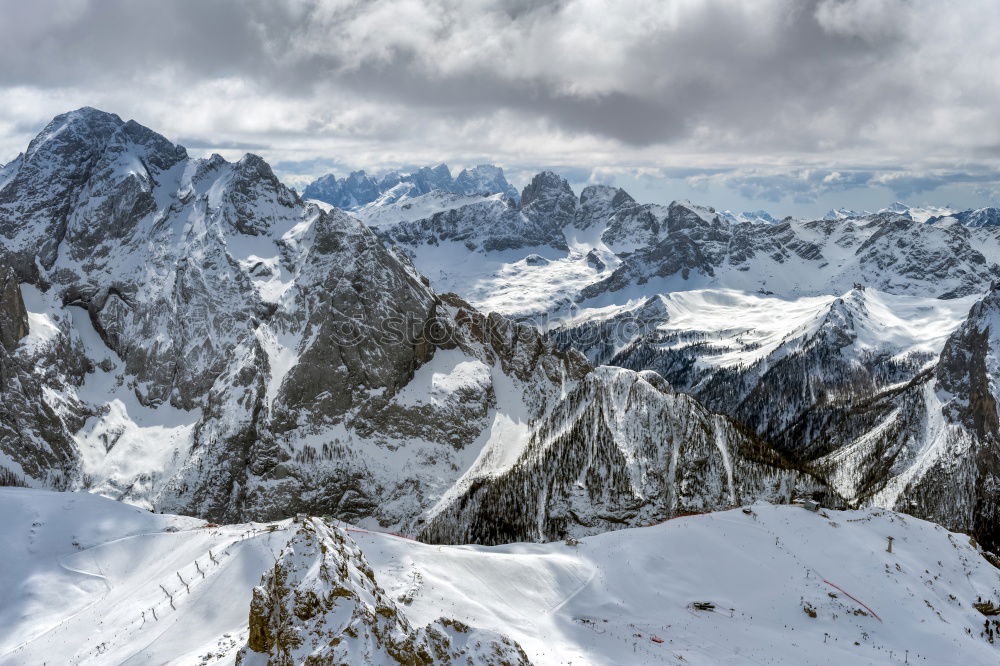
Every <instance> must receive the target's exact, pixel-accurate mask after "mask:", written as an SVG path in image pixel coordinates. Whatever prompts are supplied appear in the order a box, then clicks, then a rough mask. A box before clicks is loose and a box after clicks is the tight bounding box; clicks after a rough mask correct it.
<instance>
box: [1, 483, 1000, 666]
mask: <svg viewBox="0 0 1000 666" xmlns="http://www.w3.org/2000/svg"><path fill="white" fill-rule="evenodd" d="M748 511H749V513H744V512H742V511H740V510H733V511H727V512H720V513H710V514H705V515H698V516H688V517H682V518H677V519H675V520H671V521H668V522H666V523H663V524H661V525H656V526H652V527H644V528H639V529H629V530H620V531H616V532H613V533H608V534H603V535H599V536H594V537H587V538H584V539H580V540H578V541H571V542H568V543H567V542H562V541H557V542H552V543H548V544H510V545H504V546H497V547H483V546H437V545H427V544H421V543H417V542H415V541H411V540H408V539H403V538H399V537H396V536H392V535H389V534H384V533H379V532H376V531H372V530H366V529H361V528H358V527H354V526H350V525H346V524H343V523H334V522H328V521H321V520H319V519H315V518H313V519H307V520H305V521H303V522H301V523H294V522H292V521H291V520H286V521H281V522H276V523H267V524H261V523H250V524H239V525H227V526H212V525H207V524H206V523H205V522H204V521H201V520H197V519H193V518H187V517H181V516H172V515H167V514H153V513H149V512H146V511H144V510H141V509H138V508H135V507H130V506H127V505H124V504H122V503H119V502H112V501H109V500H106V499H103V498H100V497H95V496H93V495H90V494H85V493H55V492H47V491H38V490H29V489H22V488H0V543H2V544H3V546H2V553H3V561H4V566H3V567H0V586H2V589H3V590H4V603H3V604H2V605H0V663H4V664H41V663H58V664H74V663H75V664H86V665H90V664H94V665H96V664H132V663H136V664H138V663H172V664H173V663H177V664H201V665H202V666H223V665H232V664H243V665H244V666H250V665H253V664H268V663H271V664H274V663H324V661H325V662H332V663H350V664H355V665H358V666H375V665H382V664H388V663H400V662H401V663H435V664H437V663H461V664H467V663H475V664H482V663H506V664H529V663H530V664H535V665H536V666H546V665H550V664H551V665H553V666H555V665H556V664H566V663H567V662H568V661H572V662H573V663H587V664H594V665H595V666H611V665H613V664H622V663H653V664H660V663H690V664H706V665H707V664H720V663H758V662H760V663H774V664H804V663H808V664H816V665H818V666H819V665H823V666H825V665H829V666H839V665H840V664H845V663H866V664H878V665H882V664H885V665H886V666H888V665H891V664H900V663H905V662H906V661H909V663H911V664H912V663H928V664H947V663H962V664H970V665H976V666H978V665H979V664H983V665H986V664H994V663H996V661H997V659H998V647H997V642H996V632H997V631H998V630H1000V625H998V623H997V618H996V616H989V615H984V614H985V613H990V612H992V611H991V610H990V609H991V608H996V607H997V606H1000V584H998V576H997V570H996V568H995V565H993V564H991V563H990V562H989V561H988V560H987V559H986V557H987V556H988V554H987V553H985V552H984V551H983V550H982V549H981V548H979V547H978V546H976V545H975V544H973V543H971V542H970V540H969V538H968V537H967V536H965V535H963V534H956V533H952V532H948V531H947V530H944V529H942V528H941V527H939V526H937V525H934V524H931V523H927V522H924V521H922V520H918V519H915V518H911V517H909V516H905V515H902V514H898V513H893V512H891V511H884V510H871V509H869V510H863V511H833V510H828V511H823V512H821V513H812V512H809V511H805V510H803V509H802V508H799V507H794V506H771V505H767V504H755V505H752V507H748ZM887 537H893V539H894V542H893V546H892V552H887ZM310 657H311V659H312V661H306V659H307V658H310ZM401 658H402V659H401ZM469 660H471V662H470V661H469Z"/></svg>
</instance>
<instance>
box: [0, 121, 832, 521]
mask: <svg viewBox="0 0 1000 666" xmlns="http://www.w3.org/2000/svg"><path fill="white" fill-rule="evenodd" d="M480 175H481V176H483V177H485V176H488V175H490V174H488V173H485V172H484V173H481V174H480ZM468 178H472V177H471V176H469V177H468ZM460 179H461V176H460ZM473 180H475V179H473ZM479 180H482V179H481V178H480V179H479ZM551 180H552V179H551V178H548V177H543V178H540V179H536V182H534V183H533V184H532V185H531V186H529V188H527V189H526V190H525V191H524V192H523V193H522V196H521V197H520V200H521V203H520V204H518V205H519V206H521V208H522V209H523V210H526V211H528V213H530V214H528V213H526V214H525V215H526V217H527V219H528V220H529V223H530V224H535V222H532V220H535V221H537V220H539V219H541V218H543V217H546V216H563V215H566V214H570V213H572V210H571V209H572V208H573V206H575V203H573V202H572V201H570V199H569V198H567V197H566V196H563V195H565V192H562V193H561V194H560V192H559V191H555V192H554V191H553V189H552V187H551V185H552V183H551V182H549V181H551ZM557 189H558V188H557ZM569 194H570V196H571V197H572V192H570V193H569ZM619 203H623V202H622V201H620V202H619ZM520 219H521V218H520V217H519V218H518V220H520ZM539 228H540V229H541V227H539ZM542 230H543V231H545V230H544V229H542ZM515 231H516V229H515ZM511 233H513V232H511ZM545 233H548V232H547V231H545ZM509 236H510V234H507V237H509ZM498 237H502V235H501V236H498ZM0 238H2V240H3V244H2V246H0V266H2V268H0V275H2V276H4V277H3V283H2V284H3V291H2V292H0V295H2V298H0V339H2V340H3V345H2V346H0V380H2V386H0V390H2V392H3V400H2V406H0V413H2V415H3V419H2V425H0V479H2V481H3V482H4V483H11V484H23V485H29V486H38V487H54V488H60V489H87V490H90V491H93V492H98V493H101V494H104V495H107V496H110V497H114V498H117V499H120V500H124V501H128V502H133V503H137V504H140V505H143V506H146V507H149V508H151V509H154V510H158V511H172V512H178V513H186V514H192V515H198V516H202V517H205V518H208V519H212V520H215V521H236V520H244V519H251V518H252V519H272V518H279V517H284V516H288V515H290V514H293V513H296V512H300V511H306V512H310V513H314V514H330V515H333V516H336V517H339V518H343V519H345V520H351V521H360V520H363V519H374V520H376V521H378V522H379V523H381V524H382V525H384V526H386V527H393V528H395V529H399V530H404V531H407V532H410V533H414V534H415V533H418V532H420V531H421V530H422V529H424V527H427V528H428V529H427V531H426V535H428V538H431V537H430V535H432V534H436V536H434V538H441V539H449V538H456V539H457V538H470V539H477V540H478V539H482V540H493V537H491V536H490V535H489V534H485V533H484V534H482V535H480V534H479V533H478V532H476V530H475V529H473V528H471V527H468V526H464V527H463V526H460V525H456V524H455V520H457V518H455V517H454V516H457V515H458V514H459V513H460V512H461V511H460V509H457V508H454V507H455V506H457V505H456V504H455V503H456V502H457V503H462V502H463V501H465V502H466V503H467V504H468V501H467V500H465V493H466V492H467V489H468V488H470V487H472V486H473V485H475V484H479V485H480V486H482V485H483V484H488V480H489V479H493V478H496V479H504V478H507V477H508V476H509V475H516V474H526V476H525V478H526V479H527V478H534V477H536V476H539V475H541V476H542V477H545V478H546V479H548V478H549V475H552V476H551V479H552V484H555V485H552V486H551V489H552V491H553V492H552V494H551V496H550V495H549V491H548V488H549V486H550V485H551V484H549V482H548V481H546V482H545V483H540V484H538V485H533V484H529V483H527V482H525V483H524V484H523V493H522V494H521V495H520V500H519V501H517V500H516V499H515V496H514V495H511V494H510V492H509V491H504V492H506V493H507V495H506V496H507V497H508V498H509V507H510V510H511V512H517V511H519V512H523V513H524V514H525V515H523V516H521V515H513V514H511V515H508V516H507V517H506V519H505V520H508V521H510V522H511V524H514V525H529V524H531V525H533V526H534V527H532V529H531V530H530V531H526V532H525V531H517V530H511V531H510V533H511V534H515V532H516V533H517V534H518V537H517V538H553V537H558V536H563V535H566V534H581V533H593V532H597V531H601V530H604V529H609V528H613V527H618V526H625V525H631V524H643V522H644V521H647V520H651V519H659V518H661V517H668V516H669V515H671V513H672V512H677V511H683V510H686V509H690V508H693V507H698V508H702V509H709V508H715V507H718V506H729V505H731V504H732V503H734V502H740V501H749V500H752V499H756V498H758V497H767V498H777V499H787V497H788V495H789V493H790V492H791V489H792V487H793V486H794V485H795V483H798V481H799V480H802V479H805V481H803V483H805V484H806V485H809V484H812V483H813V482H812V481H811V480H809V479H806V477H803V476H802V474H801V473H800V472H798V471H790V470H789V469H787V468H788V466H789V465H788V463H786V462H785V459H784V458H782V457H781V456H779V455H778V454H776V453H775V452H773V451H772V450H770V449H769V448H768V447H767V446H766V445H764V444H762V443H761V442H760V441H758V440H754V439H753V438H751V437H749V436H747V435H744V434H740V433H739V429H738V428H737V427H736V426H734V425H733V424H732V422H731V421H730V420H728V419H727V418H725V417H720V416H717V415H713V414H709V413H708V412H706V411H705V410H704V409H703V408H702V407H701V406H700V405H699V404H698V403H697V401H696V400H693V399H691V398H687V397H684V396H679V395H676V394H674V393H673V392H671V391H669V389H666V387H663V386H660V382H659V380H658V379H653V378H652V376H643V377H640V376H638V375H637V374H636V373H632V372H628V371H623V372H624V374H622V373H618V372H607V371H600V372H596V371H594V370H593V368H592V367H591V365H590V364H588V363H587V362H586V360H585V359H584V358H583V357H582V356H580V355H579V354H578V353H576V352H563V351H558V350H556V349H555V348H554V347H553V345H552V344H551V343H549V342H548V341H546V339H545V338H543V337H542V336H541V335H540V334H539V333H538V331H537V330H536V329H535V328H533V327H530V326H527V325H523V324H516V323H514V322H512V321H510V320H508V319H506V318H504V317H502V316H500V315H495V314H491V315H488V316H487V315H484V314H481V313H480V312H479V311H478V310H477V309H476V308H474V307H472V306H471V305H469V304H468V303H466V302H464V301H462V300H461V299H459V298H457V297H453V296H441V295H439V294H437V293H435V291H434V290H432V289H431V288H430V286H429V284H428V281H427V280H425V279H424V278H423V277H422V276H421V275H420V274H419V273H418V272H417V271H416V269H415V268H414V267H413V265H412V264H411V263H409V261H408V259H407V258H406V256H404V254H403V253H401V252H398V251H396V250H394V249H390V248H387V247H386V246H385V245H384V244H383V242H382V241H381V240H380V239H379V238H378V237H377V236H376V235H375V234H374V233H372V231H371V230H370V229H369V228H368V227H367V226H365V224H363V223H362V222H360V221H359V220H358V219H356V218H355V217H352V216H350V215H348V214H346V213H344V212H343V211H341V210H338V209H335V208H334V209H331V210H323V209H322V208H320V207H318V206H316V205H312V204H308V203H306V202H304V201H303V200H302V199H301V198H300V197H299V196H298V195H297V194H296V193H295V192H294V191H292V190H290V189H288V188H286V187H285V186H284V185H283V184H282V183H281V182H280V181H279V180H278V179H277V178H276V177H275V175H274V174H273V172H272V171H271V169H270V167H269V166H268V165H267V164H266V163H265V162H264V161H263V160H262V159H261V158H259V157H257V156H254V155H247V156H245V157H244V158H243V159H241V160H239V161H238V162H227V161H226V160H224V159H222V158H221V157H219V156H217V155H214V156H211V157H209V158H204V159H195V158H192V157H190V156H189V155H188V154H187V152H186V151H185V150H184V148H183V147H180V146H176V145H174V144H172V143H171V142H169V141H168V140H166V139H165V138H163V137H162V136H160V135H158V134H156V133H154V132H153V131H151V130H149V129H147V128H145V127H142V126H141V125H139V124H138V123H135V122H134V121H128V122H126V121H123V120H121V119H120V118H118V117H117V116H115V115H113V114H109V113H104V112H101V111H97V110H94V109H89V108H84V109H80V110H78V111H74V112H71V113H68V114H64V115H61V116H58V117H57V118H55V119H54V120H53V121H52V122H51V123H49V125H47V126H46V127H45V129H44V130H43V131H42V132H41V133H40V134H39V135H38V136H37V137H36V138H35V139H34V140H33V141H32V142H31V144H30V145H29V146H28V148H27V150H26V152H25V153H24V154H23V155H21V156H19V157H18V158H16V159H15V160H14V161H13V162H11V163H10V164H8V165H6V166H4V167H3V168H2V170H0ZM626 394H627V396H628V398H627V399H624V398H623V396H625V395H626ZM575 414H579V416H578V417H576V416H574V415H575ZM602 420H603V422H604V423H605V425H600V424H601V422H602ZM562 423H565V424H566V425H567V426H568V427H570V428H571V431H572V433H573V434H572V435H571V436H567V437H563V436H560V435H559V434H558V430H559V428H560V427H561V426H560V424H562ZM609 424H613V425H609ZM666 433H669V434H670V436H669V438H668V439H667V440H665V441H661V440H660V439H659V438H660V437H661V436H664V435H665V434H666ZM616 450H617V451H626V450H627V451H628V452H629V453H628V455H627V456H625V455H622V454H621V453H615V451H616ZM588 452H595V453H596V452H600V454H599V455H597V456H595V457H593V458H591V457H590V456H589V454H588ZM553 464H555V465H556V467H558V468H559V469H555V470H554V469H552V466H553ZM533 466H534V467H536V468H537V472H531V471H530V469H531V468H532V467H533ZM591 466H593V469H591ZM563 467H564V468H563ZM588 478H590V479H592V480H593V481H594V483H592V484H591V486H592V487H591V488H590V489H589V490H587V491H586V492H584V493H582V494H581V493H577V492H576V491H575V490H573V489H572V484H571V483H570V481H569V480H570V479H577V480H578V482H579V481H580V480H583V481H586V479H588ZM597 479H609V480H615V481H613V485H611V486H609V488H608V489H606V490H601V489H599V488H598V487H597V483H596V480H597ZM625 479H631V480H632V481H631V486H630V487H628V486H629V484H627V483H626V482H625ZM807 482H808V483H807ZM702 486H704V488H702ZM539 489H545V490H544V501H543V500H540V499H539ZM629 504H631V505H634V509H629V508H627V506H626V505H629ZM643 507H649V508H645V509H644V508H643ZM539 512H541V513H543V514H545V515H548V514H551V515H552V516H553V518H552V520H551V521H546V520H543V521H541V522H539V521H537V516H538V514H539ZM572 513H575V514H576V515H577V516H580V519H579V520H576V519H573V518H572ZM605 513H607V516H608V518H607V519H605V518H603V517H602V516H604V515H605ZM432 516H433V517H434V518H433V521H434V522H433V523H427V520H428V519H430V518H431V517H432ZM443 516H452V518H451V522H450V523H449V525H450V527H449V528H448V530H444V528H443V527H442V528H440V530H442V531H438V532H433V530H432V529H431V527H430V526H431V525H433V529H439V528H438V526H439V525H443V524H444V523H443V522H441V521H443V520H444V518H443ZM468 519H469V520H477V519H478V518H477V517H476V516H475V515H473V514H472V513H469V514H468ZM518 529H520V528H518ZM522 534H523V535H527V536H526V537H522V536H521V535H522ZM449 535H451V536H449ZM458 535H468V536H467V537H459V536H458Z"/></svg>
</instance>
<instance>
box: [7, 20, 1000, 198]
mask: <svg viewBox="0 0 1000 666" xmlns="http://www.w3.org/2000/svg"><path fill="white" fill-rule="evenodd" d="M0 10H2V16H3V20H2V21H0V100H2V104H0V163H2V162H6V161H8V160H9V159H12V158H13V157H15V156H16V155H17V153H18V152H20V151H21V150H23V149H24V147H25V146H26V145H27V142H28V141H29V140H30V138H31V136H33V134H34V133H35V132H37V131H38V130H39V129H40V128H41V127H42V126H43V125H44V124H45V122H46V121H47V120H48V119H50V118H51V117H52V116H53V115H55V114H57V113H60V112H62V111H66V110H69V109H72V108H76V107H79V106H83V105H90V106H96V107H98V108H102V109H105V110H108V111H113V112H115V113H117V114H119V115H121V116H122V117H124V118H134V119H136V120H137V121H139V122H141V123H142V124H144V125H147V126H149V127H151V128H153V129H155V130H157V131H159V132H160V133H162V134H164V135H166V136H167V137H168V138H170V139H172V140H174V141H177V142H179V143H182V144H184V145H185V146H187V147H188V149H189V151H191V152H192V153H210V152H220V153H222V154H223V155H224V156H226V157H238V156H239V155H241V154H242V153H243V152H247V151H250V152H256V153H259V154H261V155H263V156H264V157H265V158H266V159H268V160H269V161H270V162H271V163H272V165H274V166H275V168H276V171H278V172H279V174H280V175H281V176H282V177H283V178H285V179H286V181H287V182H289V183H290V184H293V185H298V186H300V187H301V185H302V184H303V183H304V182H307V181H308V180H309V179H310V178H311V177H313V176H315V175H319V174H322V173H326V172H329V171H333V172H334V173H337V174H339V175H342V174H344V173H346V172H347V171H348V170H350V169H352V168H365V169H369V170H374V171H379V170H385V169H388V168H392V167H408V166H412V165H422V164H431V163H437V162H441V161H446V162H447V163H449V164H450V165H452V166H453V167H458V166H461V165H467V164H474V163H479V162H484V161H486V162H493V163H497V164H500V165H501V166H503V167H504V168H505V170H506V171H507V172H508V175H509V176H510V179H511V180H512V181H513V182H514V183H515V184H516V185H518V186H520V185H523V184H524V183H525V182H526V180H527V179H528V178H529V177H530V174H531V173H533V172H534V171H537V170H540V169H542V168H552V169H554V170H556V171H559V172H561V173H563V174H564V175H565V176H567V177H568V178H569V179H570V180H571V182H573V183H574V184H577V185H582V184H584V183H587V182H607V183H616V184H619V185H622V186H625V187H626V188H627V189H629V190H630V191H632V192H633V194H636V195H638V197H639V198H641V199H643V200H647V201H668V200H671V199H675V198H690V199H692V200H695V201H699V202H702V203H706V204H710V205H714V206H716V207H719V208H731V209H736V210H745V209H756V208H765V209H768V210H771V211H772V212H773V213H775V214H778V215H784V214H795V215H808V214H818V213H822V212H824V211H825V210H827V209H829V208H830V207H832V206H833V205H835V204H836V205H844V206H852V207H856V208H878V207H881V206H884V205H887V204H889V203H891V202H892V201H893V200H895V199H902V200H904V201H908V202H910V203H914V204H920V203H934V204H951V205H953V206H963V207H964V206H980V205H984V204H987V203H1000V170H998V167H1000V76H998V75H1000V39H997V37H996V36H997V34H998V30H1000V0H554V1H550V2H547V1H543V0H537V1H531V0H497V1H493V2H487V1H485V0H366V1H356V2H355V1H349V0H316V1H309V2H306V1H304V0H240V1H236V0H213V1H211V2H209V1H205V0H174V1H172V2H167V1H164V0H155V1H154V0H149V1H143V0H35V1H32V2H25V1H24V0H0Z"/></svg>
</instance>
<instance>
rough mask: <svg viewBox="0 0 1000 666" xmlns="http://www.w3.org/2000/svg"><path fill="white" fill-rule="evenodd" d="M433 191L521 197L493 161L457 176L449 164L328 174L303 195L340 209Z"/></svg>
mask: <svg viewBox="0 0 1000 666" xmlns="http://www.w3.org/2000/svg"><path fill="white" fill-rule="evenodd" d="M434 190H441V191H444V192H451V193H452V194H466V195H469V194H479V195H488V194H497V193H499V194H504V195H506V196H509V197H510V198H512V199H514V200H515V201H516V200H517V198H518V193H517V190H515V189H514V188H513V187H512V186H511V185H510V183H508V182H507V179H506V178H504V175H503V169H501V168H500V167H497V166H493V165H491V164H480V165H479V166H476V167H472V168H469V169H462V171H461V172H460V173H459V174H458V176H457V177H456V178H452V176H451V170H450V169H449V168H448V166H447V165H446V164H439V165H437V166H436V167H433V168H432V167H421V168H420V169H417V170H416V171H413V172H411V173H402V172H399V171H391V172H389V173H387V174H384V175H382V176H380V177H379V178H374V177H372V176H369V175H368V174H366V173H365V172H364V171H353V172H351V174H350V175H349V176H347V177H345V178H337V177H336V176H334V175H333V174H328V175H326V176H322V177H320V178H317V179H316V180H314V181H313V182H311V183H310V184H309V185H307V186H306V188H305V190H303V192H302V196H303V197H304V198H306V199H315V200H317V201H322V202H325V203H328V204H330V205H331V206H336V207H337V208H344V209H353V208H358V207H361V206H364V205H366V204H370V203H373V202H376V201H377V202H378V203H380V204H390V203H396V202H398V201H400V200H402V199H411V198H414V197H418V196H420V195H422V194H428V193H429V192H433V191H434Z"/></svg>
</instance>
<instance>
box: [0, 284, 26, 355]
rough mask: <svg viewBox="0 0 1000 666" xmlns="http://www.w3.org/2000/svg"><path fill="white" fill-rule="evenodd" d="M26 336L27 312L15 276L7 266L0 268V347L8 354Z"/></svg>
mask: <svg viewBox="0 0 1000 666" xmlns="http://www.w3.org/2000/svg"><path fill="white" fill-rule="evenodd" d="M27 334H28V311H27V310H25V309H24V299H23V298H21V288H20V287H19V286H18V284H17V275H16V274H15V273H14V269H12V268H10V267H9V266H7V267H4V266H0V345H2V346H3V347H4V349H6V350H7V351H8V352H11V351H13V350H14V348H15V347H17V343H18V342H19V341H20V340H21V338H23V337H24V336H26V335H27Z"/></svg>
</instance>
